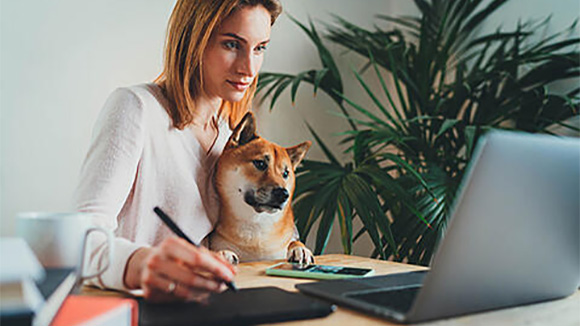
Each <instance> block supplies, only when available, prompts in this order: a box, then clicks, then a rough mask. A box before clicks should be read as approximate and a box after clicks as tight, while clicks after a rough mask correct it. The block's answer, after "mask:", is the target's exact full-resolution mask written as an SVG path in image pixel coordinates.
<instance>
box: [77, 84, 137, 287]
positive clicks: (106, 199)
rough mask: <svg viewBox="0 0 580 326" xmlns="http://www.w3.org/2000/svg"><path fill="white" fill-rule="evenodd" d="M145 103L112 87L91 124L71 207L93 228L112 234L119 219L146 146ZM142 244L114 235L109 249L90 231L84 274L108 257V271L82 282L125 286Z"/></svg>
mask: <svg viewBox="0 0 580 326" xmlns="http://www.w3.org/2000/svg"><path fill="white" fill-rule="evenodd" d="M144 141H145V132H144V114H143V104H142V102H141V101H140V99H139V98H138V97H137V95H135V94H134V93H133V91H131V90H130V89H126V88H120V89H117V90H115V91H114V92H113V93H112V94H111V95H110V96H109V98H108V99H107V101H106V103H105V105H104V107H103V109H102V110H101V113H100V115H99V118H98V119H97V122H96V124H95V128H94V131H93V138H92V142H91V145H90V147H89V151H88V153H87V156H86V158H85V161H84V163H83V167H82V169H81V175H80V180H79V183H78V186H77V189H76V191H75V199H74V200H75V205H76V209H77V210H78V211H80V212H85V213H89V214H91V215H92V217H93V222H94V224H95V225H96V226H100V227H103V228H106V229H108V230H110V231H111V232H114V231H115V230H116V229H117V227H118V220H117V217H118V216H119V213H120V212H121V210H122V208H123V205H124V204H125V202H126V200H127V197H128V196H129V193H130V192H131V189H132V186H133V183H134V181H135V178H136V174H137V169H138V165H139V161H140V158H141V154H142V151H143V147H144ZM140 247H142V245H137V244H136V243H133V242H131V241H129V240H127V239H124V238H120V237H116V238H114V239H113V248H108V246H107V245H106V243H105V239H104V236H98V233H97V234H95V235H91V241H90V245H89V248H91V252H90V254H89V255H87V256H86V258H85V259H88V264H85V265H86V266H87V268H86V269H85V272H89V273H91V274H92V273H94V272H96V271H98V270H99V269H100V268H101V266H104V265H105V264H106V263H107V260H108V251H109V250H111V251H112V257H113V258H112V261H110V262H109V267H108V268H107V270H106V271H105V272H104V273H103V274H101V275H100V276H99V277H97V278H93V279H92V280H88V281H87V282H86V283H88V284H91V285H95V286H99V287H101V288H112V289H118V290H128V289H127V288H126V287H125V284H124V282H123V275H124V272H125V266H126V264H127V260H128V259H129V257H130V256H131V255H132V254H133V252H134V251H135V250H137V249H138V248H140Z"/></svg>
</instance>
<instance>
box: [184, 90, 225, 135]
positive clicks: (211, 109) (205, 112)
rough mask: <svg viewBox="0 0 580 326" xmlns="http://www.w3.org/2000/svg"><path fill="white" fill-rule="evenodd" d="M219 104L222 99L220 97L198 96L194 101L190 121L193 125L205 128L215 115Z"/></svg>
mask: <svg viewBox="0 0 580 326" xmlns="http://www.w3.org/2000/svg"><path fill="white" fill-rule="evenodd" d="M221 105H222V99H220V98H217V97H216V98H214V99H209V98H207V97H200V98H199V99H197V100H196V101H195V109H194V110H195V111H194V112H195V114H194V117H193V121H192V122H191V123H192V124H193V125H194V126H197V127H202V128H206V127H207V126H208V125H209V124H210V123H211V121H212V117H214V116H215V114H216V113H217V112H218V110H219V108H220V106H221Z"/></svg>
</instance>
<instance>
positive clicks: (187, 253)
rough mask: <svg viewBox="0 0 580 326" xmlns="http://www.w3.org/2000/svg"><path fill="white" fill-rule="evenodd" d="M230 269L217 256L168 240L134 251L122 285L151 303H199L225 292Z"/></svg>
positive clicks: (180, 240) (232, 276)
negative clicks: (138, 291)
mask: <svg viewBox="0 0 580 326" xmlns="http://www.w3.org/2000/svg"><path fill="white" fill-rule="evenodd" d="M234 274H235V270H234V267H233V266H231V265H230V264H229V263H227V262H226V261H225V260H223V259H222V258H221V257H219V256H218V255H217V254H215V253H213V252H211V251H209V250H208V249H206V248H203V247H195V246H192V245H191V244H189V243H187V242H186V241H185V240H183V239H179V238H168V239H166V240H164V241H163V242H162V243H161V244H159V245H158V246H156V247H151V248H141V249H138V250H137V251H135V253H133V255H132V256H131V257H130V258H129V261H128V262H127V267H126V270H125V276H124V280H125V284H126V286H127V287H128V288H130V289H143V294H144V296H145V298H146V299H149V300H153V301H175V300H194V301H202V300H204V299H205V298H207V296H209V294H210V293H211V292H221V291H223V290H224V289H225V285H224V283H223V282H224V281H228V282H230V281H232V280H233V278H234Z"/></svg>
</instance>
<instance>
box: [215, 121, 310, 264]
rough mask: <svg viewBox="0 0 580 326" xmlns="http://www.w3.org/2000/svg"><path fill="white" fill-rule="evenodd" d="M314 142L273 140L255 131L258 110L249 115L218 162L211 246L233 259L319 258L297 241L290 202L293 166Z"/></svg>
mask: <svg viewBox="0 0 580 326" xmlns="http://www.w3.org/2000/svg"><path fill="white" fill-rule="evenodd" d="M310 145H311V142H309V141H307V142H304V143H302V144H300V145H296V146H294V147H290V148H283V147H281V146H278V145H276V144H274V143H271V142H269V141H267V140H265V139H263V138H261V137H260V136H258V135H257V134H256V125H255V121H254V116H253V114H252V113H247V114H246V115H245V116H244V118H243V119H242V121H241V122H240V123H239V124H238V126H237V127H236V128H235V129H234V131H233V133H232V135H231V137H230V139H229V140H228V142H227V144H226V146H225V148H224V151H223V153H222V155H221V156H220V158H219V159H218V162H217V167H216V174H215V180H214V181H215V185H216V189H217V193H218V195H219V198H220V203H221V204H220V215H219V221H218V224H217V226H216V228H215V230H214V232H213V233H212V235H211V236H210V248H211V249H212V250H214V251H217V252H218V253H219V254H221V255H222V256H223V257H224V258H226V259H227V260H228V261H230V262H231V263H232V264H237V263H238V262H240V261H242V262H243V261H256V260H267V259H283V258H286V259H287V260H288V261H294V262H300V263H314V258H313V255H312V252H311V251H310V250H309V249H308V248H306V246H305V245H304V244H303V243H302V242H300V241H298V240H293V238H294V235H295V234H296V232H295V227H294V214H293V212H292V207H291V200H292V193H293V191H294V182H295V177H294V170H295V169H296V167H297V166H298V164H299V163H300V161H301V160H302V158H304V155H305V154H306V152H307V151H308V149H309V148H310Z"/></svg>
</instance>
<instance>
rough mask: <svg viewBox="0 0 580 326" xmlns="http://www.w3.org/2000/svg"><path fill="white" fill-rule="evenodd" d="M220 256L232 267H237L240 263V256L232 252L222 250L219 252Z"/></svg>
mask: <svg viewBox="0 0 580 326" xmlns="http://www.w3.org/2000/svg"><path fill="white" fill-rule="evenodd" d="M218 255H220V256H222V257H223V258H224V259H225V260H227V261H228V262H229V263H230V264H232V265H237V264H238V263H239V262H240V258H239V257H238V255H236V253H235V252H233V251H230V250H220V251H218Z"/></svg>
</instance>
